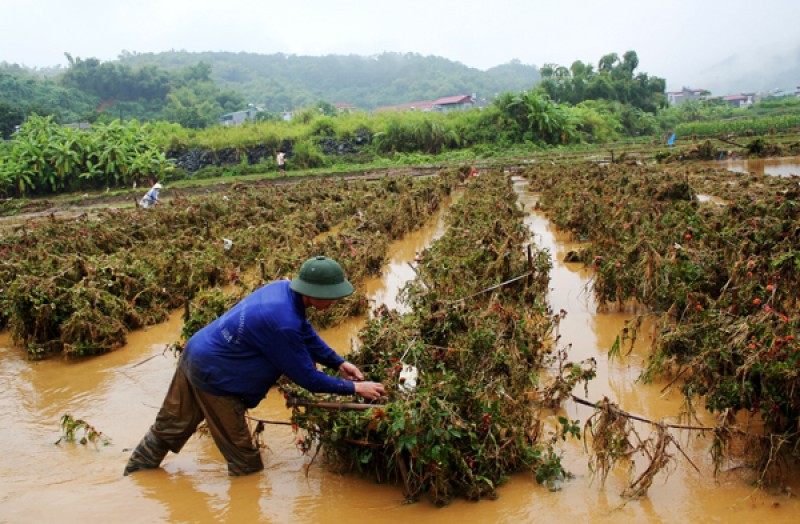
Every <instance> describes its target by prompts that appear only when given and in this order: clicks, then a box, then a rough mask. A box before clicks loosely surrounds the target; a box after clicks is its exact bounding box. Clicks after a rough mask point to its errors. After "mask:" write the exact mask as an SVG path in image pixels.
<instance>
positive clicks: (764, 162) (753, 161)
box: [714, 157, 800, 177]
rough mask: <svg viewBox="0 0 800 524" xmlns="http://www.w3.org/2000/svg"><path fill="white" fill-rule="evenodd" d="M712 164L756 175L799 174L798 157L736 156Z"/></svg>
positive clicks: (799, 160) (786, 175)
mask: <svg viewBox="0 0 800 524" xmlns="http://www.w3.org/2000/svg"><path fill="white" fill-rule="evenodd" d="M714 165H717V166H721V167H724V168H725V169H730V170H731V171H736V172H737V173H755V174H756V175H773V176H784V177H789V176H792V175H794V176H800V157H783V158H741V159H739V158H737V159H729V160H720V161H718V162H715V163H714Z"/></svg>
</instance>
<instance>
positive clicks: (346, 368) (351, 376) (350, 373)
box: [339, 362, 364, 381]
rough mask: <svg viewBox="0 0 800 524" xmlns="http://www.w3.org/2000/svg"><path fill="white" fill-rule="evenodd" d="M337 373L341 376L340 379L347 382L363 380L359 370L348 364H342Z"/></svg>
mask: <svg viewBox="0 0 800 524" xmlns="http://www.w3.org/2000/svg"><path fill="white" fill-rule="evenodd" d="M339 373H341V374H342V378H346V379H347V380H353V381H355V380H364V374H363V373H362V372H361V370H360V369H358V368H357V367H356V366H355V365H353V364H351V363H350V362H342V365H341V366H339Z"/></svg>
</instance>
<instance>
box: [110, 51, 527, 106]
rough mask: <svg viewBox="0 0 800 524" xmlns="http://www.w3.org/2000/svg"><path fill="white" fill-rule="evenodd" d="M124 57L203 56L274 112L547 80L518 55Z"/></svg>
mask: <svg viewBox="0 0 800 524" xmlns="http://www.w3.org/2000/svg"><path fill="white" fill-rule="evenodd" d="M119 62H120V63H121V64H125V65H129V66H131V67H134V68H137V67H140V66H144V65H154V66H157V67H159V68H162V69H166V70H168V71H171V70H176V69H181V68H183V67H185V66H188V65H196V64H198V63H200V62H203V63H205V64H208V65H209V66H210V67H211V78H212V79H213V80H214V81H215V82H216V83H217V84H218V85H219V87H220V88H222V89H230V90H232V91H235V92H237V93H240V94H241V95H242V96H243V98H244V99H245V100H246V101H247V102H248V103H253V104H259V105H263V106H265V108H266V109H268V110H270V111H284V110H291V109H297V108H301V107H308V106H311V105H313V104H315V103H317V102H319V101H325V102H330V103H338V102H343V103H348V104H352V105H354V106H356V107H357V108H359V109H366V110H369V109H374V108H376V107H381V106H387V105H396V104H403V103H408V102H416V101H420V100H436V99H437V98H441V97H445V96H452V95H467V94H470V95H471V94H476V95H477V96H478V98H479V99H481V100H484V99H485V100H487V101H489V100H491V99H492V98H494V97H495V96H496V95H497V94H500V93H504V92H509V91H511V92H519V91H522V90H526V89H530V88H532V87H533V86H534V84H535V83H536V82H538V81H539V79H540V76H539V70H538V69H537V68H536V67H535V66H532V65H524V64H521V63H520V62H518V61H512V62H511V63H508V64H504V65H498V66H496V67H493V68H491V69H489V70H487V71H482V70H480V69H475V68H471V67H468V66H466V65H464V64H461V63H460V62H454V61H452V60H448V59H445V58H441V57H436V56H422V55H419V54H413V53H406V54H401V53H384V54H381V55H377V56H370V57H365V56H357V55H327V56H297V55H286V54H282V53H278V54H271V55H262V54H255V53H230V52H202V53H191V52H187V51H169V52H162V53H123V54H122V55H121V56H120V57H119Z"/></svg>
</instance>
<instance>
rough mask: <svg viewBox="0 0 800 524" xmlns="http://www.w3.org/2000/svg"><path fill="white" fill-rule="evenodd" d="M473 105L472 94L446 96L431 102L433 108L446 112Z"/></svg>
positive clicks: (464, 108)
mask: <svg viewBox="0 0 800 524" xmlns="http://www.w3.org/2000/svg"><path fill="white" fill-rule="evenodd" d="M473 107H475V97H474V96H472V95H456V96H446V97H444V98H440V99H439V100H436V101H434V102H433V110H434V111H441V112H442V113H447V112H449V111H466V110H467V109H472V108H473Z"/></svg>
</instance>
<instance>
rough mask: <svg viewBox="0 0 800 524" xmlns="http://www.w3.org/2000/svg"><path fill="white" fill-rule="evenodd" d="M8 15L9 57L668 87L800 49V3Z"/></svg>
mask: <svg viewBox="0 0 800 524" xmlns="http://www.w3.org/2000/svg"><path fill="white" fill-rule="evenodd" d="M0 21H1V22H2V29H0V62H3V61H5V62H9V63H18V64H24V65H26V66H29V67H47V66H55V65H62V66H66V65H67V61H66V59H65V57H64V53H65V52H69V53H70V54H71V55H72V56H74V57H80V58H91V57H95V58H99V59H101V60H114V59H116V58H117V57H118V56H119V55H120V53H121V52H122V51H130V52H139V53H146V52H155V53H157V52H160V51H169V50H186V51H233V52H239V51H244V52H251V53H262V54H272V53H286V54H296V55H315V56H316V55H328V54H355V55H364V56H369V55H375V54H380V53H382V52H385V51H390V52H400V53H406V52H412V53H419V54H422V55H426V56H427V55H436V56H441V57H444V58H448V59H451V60H455V61H458V62H461V63H463V64H466V65H468V66H470V67H476V68H479V69H487V68H489V67H492V66H496V65H500V64H504V63H508V62H509V61H511V60H513V59H518V60H520V61H521V62H522V63H524V64H531V65H536V66H539V67H541V66H542V65H543V64H546V63H554V64H558V65H564V66H569V65H570V64H571V63H572V62H574V61H575V60H581V61H583V62H586V63H591V64H595V65H596V64H597V61H598V60H599V59H600V57H601V56H603V55H605V54H608V53H617V54H619V55H620V56H622V55H623V54H624V53H625V52H626V51H630V50H633V51H636V52H637V54H638V56H639V69H638V72H645V73H648V74H649V75H651V76H658V77H661V78H665V79H666V80H667V88H668V90H675V89H680V88H681V87H682V86H690V87H701V86H699V85H698V82H701V81H702V80H703V78H704V77H706V76H707V75H708V72H709V71H710V70H719V68H720V67H721V64H735V67H737V68H739V69H742V68H746V67H748V66H749V65H750V64H753V63H755V62H756V61H758V60H761V59H763V57H764V56H773V55H775V54H778V53H779V52H781V51H783V52H786V51H788V50H792V49H800V24H798V21H800V0H761V1H758V2H753V1H752V0H668V1H662V2H653V1H650V0H485V1H477V0H460V1H453V0H425V1H420V0H404V1H397V2H387V1H381V0H284V1H281V2H275V1H272V0H125V1H119V0H0ZM758 57H761V58H758ZM723 68H724V67H723ZM737 76H738V75H737ZM798 80H800V79H798ZM785 87H790V86H785Z"/></svg>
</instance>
